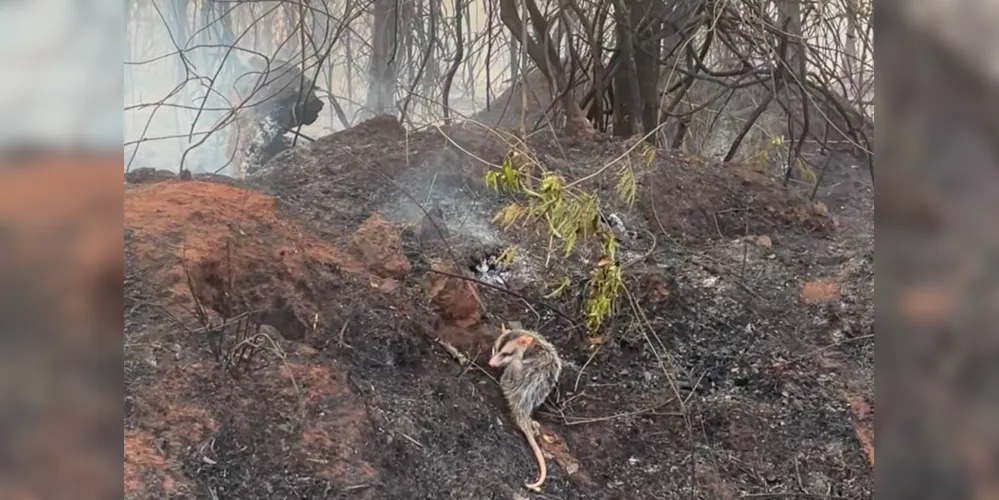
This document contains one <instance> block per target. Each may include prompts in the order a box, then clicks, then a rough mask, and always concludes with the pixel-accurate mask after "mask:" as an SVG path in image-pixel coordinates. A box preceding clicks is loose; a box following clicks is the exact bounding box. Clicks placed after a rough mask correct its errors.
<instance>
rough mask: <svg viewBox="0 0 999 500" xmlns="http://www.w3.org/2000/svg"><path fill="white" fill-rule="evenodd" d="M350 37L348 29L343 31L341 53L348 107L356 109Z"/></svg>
mask: <svg viewBox="0 0 999 500" xmlns="http://www.w3.org/2000/svg"><path fill="white" fill-rule="evenodd" d="M352 38H353V36H351V32H350V30H346V31H344V32H343V53H344V57H345V58H346V59H347V61H346V63H345V64H344V66H345V68H344V71H345V72H346V74H347V85H346V87H347V88H346V90H347V100H348V101H349V102H350V107H351V108H353V109H355V110H356V109H357V104H356V103H357V101H356V100H355V99H354V51H353V48H352V47H351V43H350V40H351V39H352ZM330 91H331V92H332V91H333V89H332V88H330ZM354 114H355V115H356V114H357V112H356V111H355V112H354Z"/></svg>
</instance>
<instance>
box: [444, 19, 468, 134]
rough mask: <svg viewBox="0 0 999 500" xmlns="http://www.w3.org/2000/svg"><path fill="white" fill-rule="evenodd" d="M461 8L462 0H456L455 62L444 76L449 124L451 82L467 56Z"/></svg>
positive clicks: (445, 109) (447, 122) (445, 102)
mask: <svg viewBox="0 0 999 500" xmlns="http://www.w3.org/2000/svg"><path fill="white" fill-rule="evenodd" d="M461 9H462V0H454V36H455V50H454V62H453V63H451V69H450V70H449V71H448V72H447V76H446V77H444V99H443V100H444V123H446V124H448V125H450V124H451V103H450V99H451V84H452V83H454V75H455V74H456V73H458V70H459V69H460V68H461V59H462V58H463V57H464V56H465V43H464V41H463V40H462V38H463V36H462V34H461V32H462V29H461V21H462V19H461V16H462V14H461Z"/></svg>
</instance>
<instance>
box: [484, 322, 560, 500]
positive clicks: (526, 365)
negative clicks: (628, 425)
mask: <svg viewBox="0 0 999 500" xmlns="http://www.w3.org/2000/svg"><path fill="white" fill-rule="evenodd" d="M492 354H493V355H492V358H490V359H489V366H492V367H504V370H503V375H502V376H501V377H500V387H501V388H502V389H503V396H504V397H505V398H506V401H507V404H508V405H509V406H510V414H511V416H512V417H513V421H514V423H515V424H516V425H517V427H518V428H519V429H520V431H521V432H523V433H524V436H526V437H527V442H528V443H529V444H530V445H531V451H533V452H534V458H536V459H537V461H538V469H539V475H538V479H537V480H536V481H534V482H533V483H526V484H525V485H524V486H526V487H527V488H528V489H531V490H533V491H541V485H542V484H543V483H544V482H545V479H546V478H547V477H548V468H547V466H546V465H545V457H544V455H543V454H542V453H541V448H540V447H539V446H538V442H537V440H536V439H535V435H537V434H539V432H540V425H539V424H538V423H537V422H536V421H535V420H534V419H532V418H531V414H532V413H533V412H534V410H535V409H537V408H538V406H541V403H543V402H544V400H545V398H547V397H548V393H550V392H551V390H552V389H554V388H555V385H556V384H557V383H558V377H559V374H561V373H562V359H561V358H559V355H558V351H556V349H555V346H553V345H552V344H551V343H550V342H548V341H547V340H545V338H544V337H543V336H541V334H539V333H537V332H533V331H530V330H524V329H522V328H520V325H519V324H515V325H514V329H512V330H508V329H507V328H506V327H503V328H502V333H501V334H500V336H499V338H497V339H496V342H495V343H494V344H493V350H492Z"/></svg>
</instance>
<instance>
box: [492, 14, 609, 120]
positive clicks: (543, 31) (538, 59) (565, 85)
mask: <svg viewBox="0 0 999 500" xmlns="http://www.w3.org/2000/svg"><path fill="white" fill-rule="evenodd" d="M523 2H524V5H525V7H526V9H527V10H528V11H529V12H530V15H531V22H532V25H533V26H534V29H535V32H536V33H537V35H538V36H539V37H543V40H542V43H538V42H537V41H536V40H534V39H533V38H530V37H528V36H527V30H525V29H524V27H523V25H522V23H526V22H527V19H524V20H523V21H522V20H521V18H520V14H519V13H518V12H517V4H516V1H515V0H500V19H502V20H503V24H505V25H506V27H507V29H509V30H510V31H511V32H513V35H514V36H515V37H517V38H519V39H521V40H523V41H526V43H527V47H526V49H527V54H528V55H529V56H530V57H531V60H533V61H534V64H536V65H537V66H538V69H539V70H541V72H542V73H543V74H544V75H545V77H546V78H547V79H548V81H549V83H551V84H553V86H554V87H555V89H556V91H557V92H558V93H559V95H560V96H561V98H560V100H559V102H560V103H561V104H562V109H563V111H564V112H565V117H566V124H565V131H566V133H567V134H569V135H576V136H580V137H592V136H593V135H594V133H595V131H594V130H593V125H591V124H590V122H589V121H588V120H587V119H586V115H585V114H583V110H582V108H580V107H579V103H578V102H577V101H576V98H575V97H574V96H573V95H572V92H570V91H569V90H570V89H569V82H568V79H567V78H566V75H565V70H564V69H563V68H562V64H561V62H560V61H558V60H556V59H554V58H553V57H551V53H550V52H547V51H546V50H545V47H546V46H547V47H548V48H551V46H550V44H548V43H547V40H548V39H549V34H548V29H547V25H546V22H545V20H544V19H543V16H542V15H541V12H540V11H539V10H538V6H537V4H535V3H534V0H523Z"/></svg>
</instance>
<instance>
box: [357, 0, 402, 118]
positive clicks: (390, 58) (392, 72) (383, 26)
mask: <svg viewBox="0 0 999 500" xmlns="http://www.w3.org/2000/svg"><path fill="white" fill-rule="evenodd" d="M398 15H399V12H398V9H397V8H396V2H395V0H375V2H374V10H373V16H374V22H373V28H372V36H371V62H370V70H369V74H370V81H369V82H368V96H367V101H366V103H365V105H366V107H367V111H368V112H369V113H372V114H374V115H376V116H377V115H393V116H394V115H395V85H396V78H397V75H396V68H397V67H398V51H397V48H398V47H397V41H398V32H397V28H398V22H397V21H398Z"/></svg>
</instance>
